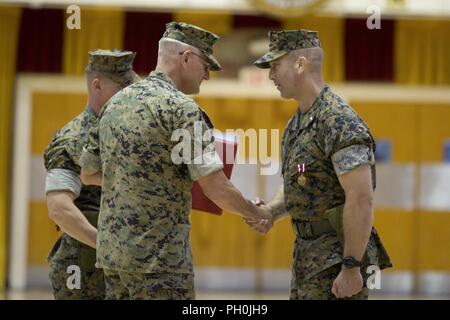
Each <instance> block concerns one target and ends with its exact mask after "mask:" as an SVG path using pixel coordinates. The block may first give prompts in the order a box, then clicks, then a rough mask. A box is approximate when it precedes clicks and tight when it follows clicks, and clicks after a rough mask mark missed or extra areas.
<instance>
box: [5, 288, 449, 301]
mask: <svg viewBox="0 0 450 320" xmlns="http://www.w3.org/2000/svg"><path fill="white" fill-rule="evenodd" d="M288 298H289V297H288V295H287V294H286V293H242V292H197V300H287V299H288ZM5 299H6V300H53V295H52V293H51V292H50V291H47V290H27V291H23V292H6V293H0V300H5ZM370 300H450V297H442V296H409V295H372V296H371V297H370Z"/></svg>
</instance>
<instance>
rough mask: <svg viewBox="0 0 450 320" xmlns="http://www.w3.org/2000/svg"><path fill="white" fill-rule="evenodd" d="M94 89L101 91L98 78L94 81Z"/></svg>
mask: <svg viewBox="0 0 450 320" xmlns="http://www.w3.org/2000/svg"><path fill="white" fill-rule="evenodd" d="M92 88H94V90H101V85H100V80H99V79H98V78H94V80H92Z"/></svg>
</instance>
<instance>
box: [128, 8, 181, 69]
mask: <svg viewBox="0 0 450 320" xmlns="http://www.w3.org/2000/svg"><path fill="white" fill-rule="evenodd" d="M170 21H172V14H170V13H158V12H126V16H125V40H124V49H126V50H131V51H135V52H137V54H136V58H135V59H134V63H133V65H134V70H135V71H136V72H137V73H138V74H140V75H141V76H146V75H147V74H148V73H149V72H150V71H151V70H153V69H154V68H155V67H156V61H157V58H158V41H159V39H161V37H162V35H163V34H164V31H165V30H166V23H168V22H170Z"/></svg>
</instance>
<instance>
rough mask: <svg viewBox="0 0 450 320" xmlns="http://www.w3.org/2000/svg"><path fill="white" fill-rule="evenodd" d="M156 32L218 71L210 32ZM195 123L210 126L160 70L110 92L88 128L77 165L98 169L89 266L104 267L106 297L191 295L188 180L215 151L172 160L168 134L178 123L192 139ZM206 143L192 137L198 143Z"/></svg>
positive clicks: (185, 27)
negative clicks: (93, 262) (198, 158)
mask: <svg viewBox="0 0 450 320" xmlns="http://www.w3.org/2000/svg"><path fill="white" fill-rule="evenodd" d="M163 38H165V39H173V40H177V41H180V42H182V43H184V44H188V45H190V46H193V47H195V48H198V49H199V50H200V51H201V52H202V54H203V55H204V59H206V61H207V62H208V64H209V66H210V70H220V69H221V67H220V64H219V63H218V62H217V60H216V59H215V58H214V56H213V55H212V46H213V44H214V43H215V42H216V41H217V40H218V36H216V35H214V34H212V33H210V32H208V31H206V30H203V29H200V28H197V27H195V26H192V25H189V24H186V23H177V22H172V23H169V24H167V28H166V31H165V33H164V35H163ZM180 54H181V53H180ZM196 124H200V126H201V128H202V130H203V132H205V130H207V129H208V128H210V127H211V126H212V125H211V123H210V121H209V119H208V117H207V115H206V113H204V112H203V110H202V109H201V108H200V107H199V106H198V105H197V104H196V103H195V102H194V100H192V99H191V98H189V97H188V96H186V95H185V94H183V93H182V92H181V91H179V90H178V89H177V87H176V86H175V84H174V82H173V81H172V80H171V78H169V77H168V75H167V74H165V73H163V72H160V71H152V72H151V73H150V75H149V76H148V77H147V78H146V79H145V80H142V81H140V82H138V83H135V84H133V85H131V86H129V87H127V88H126V89H124V90H122V91H121V92H120V93H119V94H117V95H115V96H114V97H113V98H112V99H111V100H110V101H109V103H108V104H107V105H105V107H104V108H103V110H102V113H101V114H100V121H99V126H98V127H97V128H96V130H91V134H90V139H89V143H88V145H87V147H86V149H85V150H84V151H83V155H82V158H81V163H82V168H83V170H86V169H89V170H94V171H98V172H100V171H101V172H102V202H101V214H100V218H99V223H98V236H97V266H98V267H100V268H103V269H104V271H105V279H106V290H107V299H194V298H195V291H194V273H193V262H192V252H191V246H190V242H189V233H190V221H189V214H190V209H191V188H192V182H193V181H194V180H197V179H199V178H200V177H202V176H207V175H209V174H211V173H212V172H215V171H218V170H221V169H222V168H223V165H222V163H221V161H220V158H217V157H218V156H217V154H216V153H215V150H211V151H212V152H210V153H206V155H207V156H206V158H204V159H203V160H204V161H203V162H202V163H201V164H195V163H190V164H185V163H182V164H178V165H177V164H175V163H174V162H173V160H172V158H171V153H172V149H173V148H174V146H175V145H176V144H177V143H178V142H177V141H172V138H171V137H172V133H173V132H174V130H176V129H185V130H187V131H188V132H189V134H190V136H191V137H194V132H193V131H194V126H195V125H196ZM213 141H214V140H213V137H211V138H210V139H206V141H205V140H203V141H202V142H200V143H201V144H202V148H206V146H208V145H210V144H211V143H213ZM191 160H192V159H191Z"/></svg>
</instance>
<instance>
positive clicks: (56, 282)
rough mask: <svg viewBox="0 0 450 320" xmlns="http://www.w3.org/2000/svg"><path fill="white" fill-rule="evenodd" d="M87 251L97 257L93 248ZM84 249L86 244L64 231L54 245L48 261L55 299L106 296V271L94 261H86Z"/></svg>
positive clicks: (103, 297) (98, 298)
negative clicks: (95, 265) (99, 267)
mask: <svg viewBox="0 0 450 320" xmlns="http://www.w3.org/2000/svg"><path fill="white" fill-rule="evenodd" d="M88 250H89V254H90V255H94V256H95V250H94V249H88ZM85 251H86V246H85V245H83V244H81V243H80V242H78V241H76V240H75V239H73V238H71V237H69V236H68V235H67V234H63V235H62V236H61V237H60V238H59V239H58V241H57V242H56V243H55V245H54V246H53V249H52V251H51V252H50V255H49V258H48V261H49V264H50V274H49V278H50V283H51V286H52V289H53V295H54V297H55V299H57V300H104V299H105V280H104V275H103V270H102V269H96V268H95V267H94V263H93V261H92V262H89V263H87V264H86V263H85V261H84V259H83V257H84V256H85V255H84V254H83V253H84V252H85ZM76 277H78V278H79V280H78V279H76ZM78 284H79V285H78Z"/></svg>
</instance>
